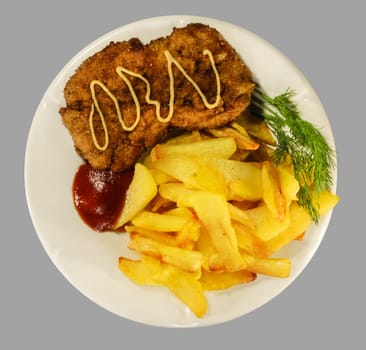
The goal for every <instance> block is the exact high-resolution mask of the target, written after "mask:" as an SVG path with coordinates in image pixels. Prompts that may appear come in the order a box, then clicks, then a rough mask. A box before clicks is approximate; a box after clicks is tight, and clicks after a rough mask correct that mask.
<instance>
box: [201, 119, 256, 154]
mask: <svg viewBox="0 0 366 350" xmlns="http://www.w3.org/2000/svg"><path fill="white" fill-rule="evenodd" d="M208 132H209V133H210V134H212V135H214V136H216V137H232V138H234V140H235V142H236V145H237V147H238V148H239V149H242V150H256V149H257V148H258V147H259V144H258V143H257V142H255V141H254V140H253V139H252V138H251V137H250V136H249V135H248V133H247V132H246V131H245V129H244V128H243V127H241V126H240V125H238V124H237V125H236V127H223V128H217V129H209V130H208Z"/></svg>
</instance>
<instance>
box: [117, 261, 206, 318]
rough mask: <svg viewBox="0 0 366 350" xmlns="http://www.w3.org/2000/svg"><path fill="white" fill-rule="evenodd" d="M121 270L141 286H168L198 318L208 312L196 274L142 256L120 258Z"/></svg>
mask: <svg viewBox="0 0 366 350" xmlns="http://www.w3.org/2000/svg"><path fill="white" fill-rule="evenodd" d="M119 269H120V270H121V271H122V272H123V273H124V274H125V275H126V276H127V277H129V278H130V279H131V280H132V281H134V282H135V283H137V284H140V285H151V286H159V285H160V286H166V287H167V288H169V289H170V290H171V291H172V292H173V293H174V295H176V296H177V297H178V298H179V299H180V300H181V301H182V302H183V303H184V304H185V305H186V306H187V307H189V308H190V309H191V311H192V312H193V313H194V314H195V315H196V316H197V317H203V316H204V315H205V314H206V312H207V307H208V304H207V299H206V297H205V295H204V293H203V290H202V286H201V283H200V282H199V281H198V280H197V279H198V276H197V275H196V274H191V273H187V272H184V271H181V270H179V269H178V268H175V267H174V266H171V265H167V264H163V263H161V262H160V261H159V260H157V259H155V258H151V257H148V256H142V259H141V260H138V261H135V260H129V259H126V258H123V257H121V258H119Z"/></svg>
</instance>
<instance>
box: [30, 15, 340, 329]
mask: <svg viewBox="0 0 366 350" xmlns="http://www.w3.org/2000/svg"><path fill="white" fill-rule="evenodd" d="M161 21H163V22H167V21H172V22H179V23H181V24H187V23H191V22H192V21H197V22H198V21H200V22H202V23H207V24H209V25H211V26H213V27H214V26H215V23H216V24H220V25H221V26H225V27H232V28H236V30H239V31H240V32H245V33H247V34H249V35H251V36H253V37H254V38H255V39H256V40H259V41H262V42H263V43H264V44H265V45H267V46H270V48H271V49H272V50H275V51H276V54H278V55H280V56H282V57H283V58H284V59H285V60H286V61H287V62H288V63H289V64H291V65H292V69H295V71H297V73H298V74H299V75H300V76H301V77H302V78H303V79H304V80H305V82H306V83H307V84H308V86H309V87H310V88H311V89H312V91H313V93H314V94H315V96H316V97H318V95H317V94H316V92H315V91H314V89H313V88H312V86H311V84H310V83H309V82H308V81H307V79H306V77H305V76H304V75H303V73H302V72H301V71H300V70H299V69H298V68H297V66H296V65H295V64H294V63H293V62H292V61H291V60H290V59H289V58H288V57H287V56H285V55H284V54H283V53H282V52H281V51H280V50H279V49H277V48H276V47H275V46H274V45H273V44H271V43H270V42H268V41H266V40H265V39H263V38H262V37H260V36H259V35H257V34H256V33H254V32H252V31H250V30H248V29H246V28H242V27H240V26H238V25H236V24H233V23H230V22H227V21H224V20H221V19H217V18H210V17H203V16H190V15H168V16H156V17H148V18H145V19H140V20H137V21H134V22H131V23H126V24H124V25H121V26H119V27H117V28H115V29H112V30H111V31H109V32H107V33H105V34H103V35H101V36H99V37H98V38H96V39H95V40H93V41H91V42H90V43H89V44H87V45H86V46H85V47H84V48H82V49H81V50H80V51H79V52H77V53H76V54H75V55H74V56H73V57H72V58H71V59H70V60H69V61H68V62H66V63H65V65H64V66H63V67H62V68H61V70H60V71H59V72H58V73H57V74H56V76H55V77H54V79H53V80H52V81H51V83H50V84H49V86H48V87H47V89H46V90H45V92H44V94H43V96H42V98H41V100H40V102H39V105H38V107H37V109H36V111H35V113H34V116H33V118H32V122H31V125H30V128H29V132H28V135H27V142H26V146H25V159H24V187H25V195H26V202H27V207H28V211H29V213H30V217H31V220H32V224H33V226H34V229H35V231H36V234H37V236H38V238H39V240H40V242H41V244H42V246H43V248H44V249H45V252H46V254H47V255H48V257H49V258H50V260H51V261H52V262H53V264H54V265H55V266H56V267H57V269H58V270H59V271H60V272H61V274H62V275H63V277H64V278H65V279H66V280H67V281H68V282H69V283H71V285H72V286H73V287H74V288H76V289H77V290H79V291H80V292H81V293H82V294H83V295H84V296H86V297H87V298H89V299H90V300H92V301H93V302H94V303H96V304H97V305H98V306H100V307H102V308H104V309H106V310H107V311H110V312H112V313H114V314H117V315H118V316H121V317H123V318H125V319H128V320H130V321H135V322H138V323H142V324H147V325H152V326H160V327H169V328H170V327H197V326H210V325H215V324H220V323H224V322H228V321H231V320H233V319H236V318H239V317H242V316H245V315H247V314H249V313H251V312H253V311H255V310H256V309H258V308H261V307H263V306H264V305H265V304H267V303H268V302H270V301H271V300H273V299H274V298H276V297H277V296H279V295H280V294H281V293H282V292H283V291H284V290H285V289H287V288H288V286H289V285H290V284H292V283H293V282H294V281H295V280H296V279H297V277H298V276H299V275H300V274H301V273H302V272H303V270H304V269H305V268H306V267H307V266H308V264H309V262H310V261H311V259H312V258H313V256H314V254H315V253H316V251H317V250H318V247H319V245H320V244H321V242H322V241H323V239H324V236H325V234H326V231H327V228H328V225H329V222H330V219H331V215H332V212H333V210H331V211H330V212H329V213H328V214H326V215H324V216H323V218H322V220H323V226H324V228H323V230H322V231H323V232H322V233H321V235H320V236H321V237H320V238H319V239H318V240H317V244H316V245H315V246H314V247H313V249H312V253H310V254H308V255H307V260H306V261H305V262H304V263H303V266H302V268H301V269H300V270H299V271H298V273H297V274H296V275H295V276H293V277H292V278H289V279H288V280H287V281H286V282H285V283H283V285H282V287H281V288H280V290H279V291H277V293H276V294H275V295H273V296H272V297H270V298H269V299H268V300H266V301H265V302H263V303H261V305H259V306H256V307H254V308H252V309H251V310H249V311H247V312H245V313H243V314H238V313H236V314H234V315H233V316H232V317H231V318H230V317H229V318H228V317H226V318H225V319H220V318H218V319H216V321H212V322H208V323H207V322H205V318H203V319H197V320H196V322H193V323H191V324H177V323H166V324H164V323H152V322H145V321H143V320H139V319H135V318H133V317H126V316H124V315H121V314H119V313H115V312H114V311H113V310H111V309H109V308H106V307H104V306H103V305H101V304H100V303H99V302H97V301H95V300H94V299H93V298H91V297H90V295H88V294H86V293H85V292H84V291H83V290H82V289H81V288H79V287H78V286H76V285H75V283H74V282H73V281H72V280H71V279H70V278H69V276H68V275H67V273H65V271H63V269H62V267H60V266H59V264H58V263H57V261H56V260H55V257H54V256H52V255H51V254H50V252H49V248H48V245H47V241H46V240H45V237H44V236H43V235H42V234H41V233H40V231H41V230H42V229H41V228H40V223H39V222H38V221H37V220H36V219H35V214H34V208H33V207H32V198H31V196H32V195H31V193H30V191H29V190H30V187H29V186H30V178H29V173H30V169H29V167H30V154H29V152H30V149H31V142H32V140H31V136H32V133H33V132H34V128H35V127H36V126H35V125H36V122H37V120H36V118H37V116H38V115H39V113H40V110H41V109H42V105H43V104H44V103H45V101H46V99H47V98H46V97H47V95H48V94H49V91H50V90H52V88H54V87H55V86H56V85H57V82H58V81H59V80H60V79H64V78H65V73H66V72H67V71H68V70H70V69H71V67H74V68H76V67H77V66H78V65H79V64H80V62H79V61H80V59H81V58H82V57H84V56H85V57H88V56H90V55H91V54H92V53H91V54H88V53H90V52H91V51H93V50H96V51H99V49H96V47H98V46H103V47H104V46H105V45H106V44H107V40H108V38H111V37H114V36H116V35H117V34H118V33H120V32H121V31H123V30H124V29H125V28H126V27H132V26H135V27H136V26H140V25H142V24H146V23H147V22H149V23H153V22H156V23H158V22H161ZM164 25H165V24H163V26H164ZM228 41H229V40H228ZM234 48H235V47H234ZM249 68H250V67H249ZM319 103H320V106H321V108H323V112H324V115H325V117H326V119H327V121H328V123H329V119H328V116H327V114H326V112H325V110H324V107H323V105H322V103H321V101H320V100H319ZM327 128H329V133H330V136H331V137H330V140H329V141H330V142H331V143H332V145H333V147H334V150H335V151H336V145H335V140H334V134H333V131H332V128H331V125H330V123H329V125H328V126H327ZM336 188H337V163H336V164H335V169H334V177H333V185H332V190H333V191H336Z"/></svg>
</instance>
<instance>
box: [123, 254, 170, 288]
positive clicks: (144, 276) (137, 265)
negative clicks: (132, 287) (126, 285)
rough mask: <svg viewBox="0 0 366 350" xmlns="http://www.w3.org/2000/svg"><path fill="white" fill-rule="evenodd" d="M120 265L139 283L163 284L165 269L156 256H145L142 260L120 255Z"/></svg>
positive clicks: (127, 274)
mask: <svg viewBox="0 0 366 350" xmlns="http://www.w3.org/2000/svg"><path fill="white" fill-rule="evenodd" d="M118 267H119V269H120V270H121V271H122V272H123V273H124V274H125V275H126V276H127V277H128V278H130V279H131V280H132V281H134V282H135V283H137V284H141V285H150V286H158V285H161V276H162V275H163V270H162V268H161V264H160V261H158V260H156V259H154V258H150V257H143V259H142V260H130V259H127V258H125V257H120V258H119V262H118Z"/></svg>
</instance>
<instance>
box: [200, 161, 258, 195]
mask: <svg viewBox="0 0 366 350" xmlns="http://www.w3.org/2000/svg"><path fill="white" fill-rule="evenodd" d="M207 162H208V163H209V164H210V166H212V167H215V168H216V169H217V171H219V172H221V174H222V176H223V177H224V179H225V182H226V186H227V187H228V188H229V190H230V191H232V192H233V193H234V195H238V196H239V197H241V198H242V199H247V200H254V201H256V200H260V199H262V196H263V192H262V180H261V165H260V164H259V163H254V162H240V161H236V160H230V159H218V158H210V159H208V160H207ZM229 199H230V198H229Z"/></svg>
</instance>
